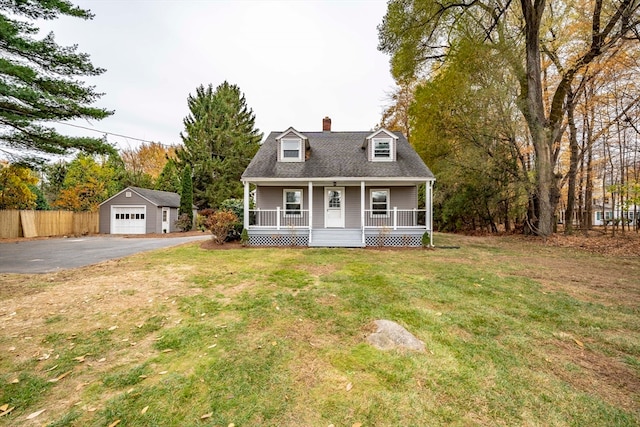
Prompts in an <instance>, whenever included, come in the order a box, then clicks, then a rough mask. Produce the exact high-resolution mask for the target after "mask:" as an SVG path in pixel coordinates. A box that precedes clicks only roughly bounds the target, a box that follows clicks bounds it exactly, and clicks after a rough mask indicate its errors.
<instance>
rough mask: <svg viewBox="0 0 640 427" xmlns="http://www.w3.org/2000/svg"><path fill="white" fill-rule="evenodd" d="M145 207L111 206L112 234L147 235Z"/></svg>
mask: <svg viewBox="0 0 640 427" xmlns="http://www.w3.org/2000/svg"><path fill="white" fill-rule="evenodd" d="M146 231H147V208H146V207H145V206H111V234H145V232H146Z"/></svg>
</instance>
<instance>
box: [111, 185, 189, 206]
mask: <svg viewBox="0 0 640 427" xmlns="http://www.w3.org/2000/svg"><path fill="white" fill-rule="evenodd" d="M126 191H131V192H134V193H136V194H137V195H138V196H140V197H142V198H143V199H146V200H147V201H149V203H151V204H154V205H156V206H159V207H160V206H163V207H169V208H179V207H180V195H179V194H177V193H171V192H169V191H159V190H149V189H148V188H140V187H127V188H125V189H124V190H122V191H120V192H119V193H117V194H115V195H113V196H112V197H110V198H108V199H107V200H105V201H104V202H102V203H100V204H101V205H104V204H105V203H107V202H109V201H110V200H111V199H113V198H114V197H116V196H118V195H120V194H122V193H124V192H126Z"/></svg>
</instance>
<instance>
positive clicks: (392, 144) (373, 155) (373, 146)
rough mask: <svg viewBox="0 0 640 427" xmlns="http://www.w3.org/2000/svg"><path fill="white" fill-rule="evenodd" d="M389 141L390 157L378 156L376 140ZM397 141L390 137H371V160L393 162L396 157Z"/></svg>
mask: <svg viewBox="0 0 640 427" xmlns="http://www.w3.org/2000/svg"><path fill="white" fill-rule="evenodd" d="M377 141H388V142H389V157H376V142H377ZM394 154H395V141H394V139H393V138H390V137H383V138H371V160H372V161H374V162H392V161H393V160H394V158H395V155H394Z"/></svg>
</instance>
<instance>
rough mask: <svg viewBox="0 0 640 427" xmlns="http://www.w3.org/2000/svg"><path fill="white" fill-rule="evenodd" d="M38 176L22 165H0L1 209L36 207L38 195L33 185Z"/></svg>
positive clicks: (36, 181)
mask: <svg viewBox="0 0 640 427" xmlns="http://www.w3.org/2000/svg"><path fill="white" fill-rule="evenodd" d="M37 183H38V178H37V177H36V176H35V175H34V174H33V172H32V171H31V169H29V168H27V167H24V166H21V165H15V164H14V165H7V166H4V167H2V166H0V209H34V208H36V199H37V195H36V193H35V192H34V191H32V186H34V185H35V184H37Z"/></svg>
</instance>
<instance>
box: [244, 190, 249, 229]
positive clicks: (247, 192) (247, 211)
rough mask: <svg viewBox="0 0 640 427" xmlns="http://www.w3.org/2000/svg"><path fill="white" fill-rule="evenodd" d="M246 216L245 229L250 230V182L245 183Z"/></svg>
mask: <svg viewBox="0 0 640 427" xmlns="http://www.w3.org/2000/svg"><path fill="white" fill-rule="evenodd" d="M243 203H244V215H243V218H242V222H243V224H244V229H245V230H246V229H248V228H249V181H245V182H244V200H243Z"/></svg>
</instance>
